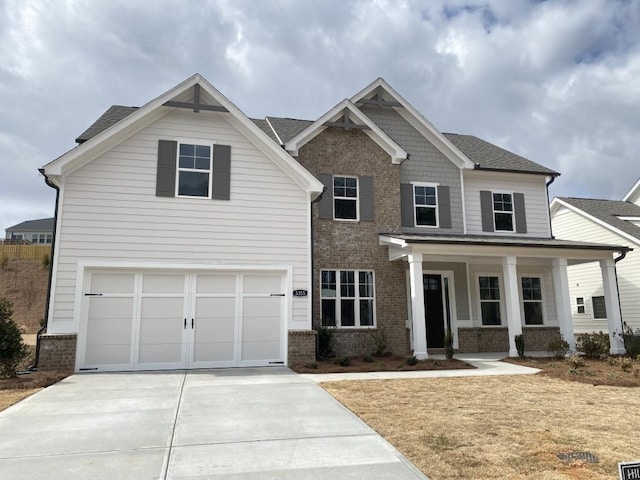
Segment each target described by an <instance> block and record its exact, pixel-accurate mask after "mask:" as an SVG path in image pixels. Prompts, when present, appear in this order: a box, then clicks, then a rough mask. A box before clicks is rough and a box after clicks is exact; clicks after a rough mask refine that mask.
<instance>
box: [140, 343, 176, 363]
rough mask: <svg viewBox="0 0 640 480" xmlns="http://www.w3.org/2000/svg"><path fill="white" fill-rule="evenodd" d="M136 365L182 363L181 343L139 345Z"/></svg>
mask: <svg viewBox="0 0 640 480" xmlns="http://www.w3.org/2000/svg"><path fill="white" fill-rule="evenodd" d="M138 352H139V353H138V363H139V364H141V365H145V364H170V363H180V362H181V361H182V343H150V344H147V343H140V346H139V350H138Z"/></svg>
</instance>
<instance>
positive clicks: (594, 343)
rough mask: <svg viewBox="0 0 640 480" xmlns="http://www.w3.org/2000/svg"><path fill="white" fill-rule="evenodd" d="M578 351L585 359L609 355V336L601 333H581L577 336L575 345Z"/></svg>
mask: <svg viewBox="0 0 640 480" xmlns="http://www.w3.org/2000/svg"><path fill="white" fill-rule="evenodd" d="M576 346H577V348H578V350H579V351H580V352H583V353H584V356H585V357H587V358H598V357H599V356H600V355H607V354H608V353H609V349H610V348H611V347H610V343H609V335H608V334H607V333H602V332H598V333H596V332H592V333H583V334H581V335H578V340H577V344H576Z"/></svg>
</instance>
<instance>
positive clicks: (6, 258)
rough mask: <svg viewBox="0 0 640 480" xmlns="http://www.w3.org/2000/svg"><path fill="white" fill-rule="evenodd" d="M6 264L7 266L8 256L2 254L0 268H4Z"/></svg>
mask: <svg viewBox="0 0 640 480" xmlns="http://www.w3.org/2000/svg"><path fill="white" fill-rule="evenodd" d="M8 266H9V257H7V256H6V255H4V254H3V255H2V257H0V269H2V270H6V269H7V267H8Z"/></svg>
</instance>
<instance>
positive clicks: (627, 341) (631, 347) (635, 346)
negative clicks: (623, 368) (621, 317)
mask: <svg viewBox="0 0 640 480" xmlns="http://www.w3.org/2000/svg"><path fill="white" fill-rule="evenodd" d="M621 336H622V340H623V341H624V349H625V350H626V351H627V355H629V356H630V357H636V356H638V355H640V328H637V329H636V330H635V331H634V330H633V328H631V327H630V326H629V324H628V323H626V322H625V323H624V330H623V331H622V334H621Z"/></svg>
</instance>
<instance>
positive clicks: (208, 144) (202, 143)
mask: <svg viewBox="0 0 640 480" xmlns="http://www.w3.org/2000/svg"><path fill="white" fill-rule="evenodd" d="M177 142H178V146H177V148H176V186H175V195H176V197H177V198H195V199H200V200H211V199H212V198H213V145H214V143H212V142H207V141H197V140H177ZM180 145H197V146H201V147H209V170H200V169H198V168H180ZM205 171H206V172H208V173H209V186H208V189H209V190H208V195H207V196H206V197H205V196H202V197H201V196H196V195H180V194H179V193H178V192H179V188H180V172H195V173H204V172H205Z"/></svg>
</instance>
